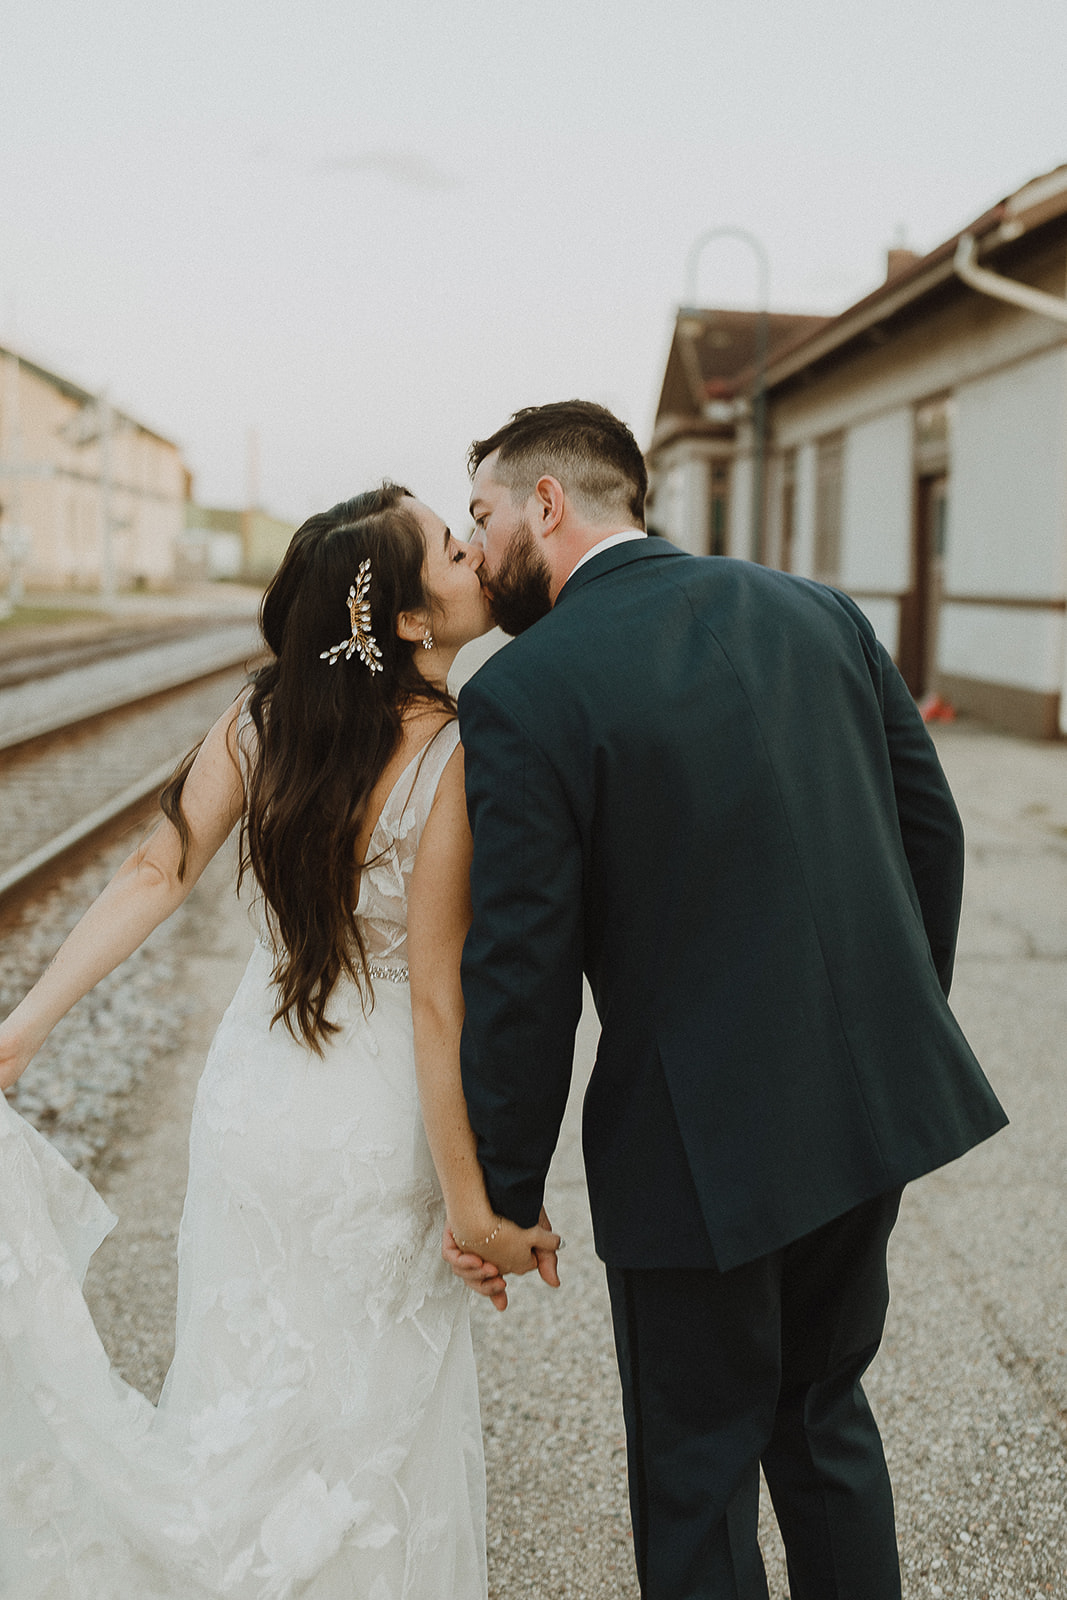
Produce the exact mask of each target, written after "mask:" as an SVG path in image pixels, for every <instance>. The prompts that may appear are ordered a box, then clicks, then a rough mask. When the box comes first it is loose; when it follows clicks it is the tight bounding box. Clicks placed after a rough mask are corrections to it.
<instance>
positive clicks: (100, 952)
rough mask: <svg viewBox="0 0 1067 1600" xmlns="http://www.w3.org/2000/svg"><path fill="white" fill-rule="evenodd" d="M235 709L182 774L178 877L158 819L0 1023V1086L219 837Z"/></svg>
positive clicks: (226, 825)
mask: <svg viewBox="0 0 1067 1600" xmlns="http://www.w3.org/2000/svg"><path fill="white" fill-rule="evenodd" d="M238 709H239V708H238V707H237V706H231V708H230V709H229V710H228V711H227V712H225V714H224V715H223V716H221V717H220V718H219V720H218V722H216V724H215V726H214V727H213V728H212V729H211V732H210V733H209V734H208V736H207V738H206V739H205V740H204V743H203V745H202V746H201V749H200V751H199V753H198V755H197V757H196V760H195V761H194V762H193V765H192V767H191V769H190V771H189V775H188V777H187V778H186V780H185V787H184V789H183V791H182V811H183V812H184V814H185V818H186V820H187V822H188V825H189V834H190V839H189V849H188V854H187V858H186V868H185V873H184V875H183V876H182V877H181V878H179V876H178V863H179V860H180V856H181V844H180V841H179V838H178V834H177V832H176V830H175V828H174V826H173V825H172V824H171V823H170V822H169V821H167V819H166V818H164V819H163V820H162V821H160V822H159V823H158V824H157V826H156V828H155V829H154V831H153V832H152V833H151V835H150V836H149V837H148V839H146V840H145V842H144V843H143V844H142V845H141V846H140V847H139V848H138V849H137V850H135V851H134V852H133V854H132V855H131V856H129V857H128V858H127V860H126V861H124V862H123V864H122V866H121V867H119V869H118V871H117V872H116V873H115V876H114V877H113V878H112V879H111V882H110V883H109V884H108V885H107V887H106V888H105V889H104V890H103V892H102V893H101V894H100V896H99V898H98V899H96V900H95V901H94V902H93V904H92V905H91V906H90V907H89V909H88V911H86V913H85V915H84V916H83V917H82V918H81V920H80V922H78V923H77V925H76V926H75V927H74V928H73V929H72V931H71V932H70V934H69V935H68V936H67V938H66V939H65V940H64V942H63V944H62V945H61V946H60V948H59V950H58V951H57V952H56V955H55V957H54V958H53V960H52V963H51V965H50V966H49V967H48V968H47V970H46V971H45V972H44V974H43V975H42V976H41V978H39V979H38V981H37V983H36V984H35V985H34V987H33V988H32V989H31V990H30V992H29V994H27V995H26V997H25V998H24V999H23V1000H22V1001H20V1003H19V1004H18V1005H17V1006H16V1007H15V1009H14V1011H12V1013H11V1015H10V1016H9V1017H8V1018H7V1020H6V1021H5V1022H3V1023H0V1089H8V1088H10V1087H11V1085H12V1084H13V1083H14V1082H15V1080H16V1079H17V1078H18V1077H19V1075H20V1074H21V1073H22V1071H23V1070H24V1069H25V1067H26V1064H27V1063H28V1062H29V1060H30V1058H31V1057H32V1056H33V1054H34V1052H35V1051H36V1050H37V1049H39V1047H40V1046H41V1044H42V1043H43V1042H44V1040H45V1039H46V1038H47V1036H48V1034H49V1033H50V1032H51V1031H52V1029H53V1028H54V1027H55V1025H56V1023H57V1022H58V1021H59V1020H60V1018H61V1017H64V1016H65V1015H66V1014H67V1012H68V1011H69V1010H70V1008H71V1006H73V1005H74V1003H75V1002H76V1001H78V1000H80V999H81V997H82V996H83V995H85V994H88V992H89V990H90V989H91V988H92V987H93V985H94V984H95V983H98V982H99V981H100V979H101V978H103V977H104V976H105V975H106V974H107V973H109V972H111V971H112V970H113V969H114V968H115V967H117V966H118V965H119V963H120V962H122V961H124V960H125V958H126V957H127V956H128V955H130V954H131V952H132V951H134V950H136V949H137V947H138V945H140V944H142V943H143V941H144V940H145V939H146V938H147V937H148V935H149V934H150V933H151V932H152V930H153V928H155V927H158V925H159V924H160V923H161V922H163V921H164V920H165V919H166V918H167V917H169V916H170V914H171V912H172V911H174V910H176V909H177V907H178V906H179V905H181V903H182V901H183V900H184V899H185V897H186V895H187V894H188V893H189V891H190V889H191V888H192V887H193V885H194V884H195V883H196V881H197V879H198V878H199V877H200V874H201V873H202V872H203V870H204V868H205V867H206V866H207V864H208V862H209V861H210V860H211V857H212V856H213V855H214V854H215V853H216V851H217V850H218V849H219V848H220V847H221V846H222V844H223V843H224V841H225V840H226V838H227V836H228V835H229V833H230V830H231V829H232V828H233V825H234V823H235V822H236V821H237V819H238V817H239V816H240V815H241V809H242V805H243V792H242V784H241V773H240V769H239V767H238V763H237V750H236V744H235V739H236V733H235V724H236V721H237V715H238Z"/></svg>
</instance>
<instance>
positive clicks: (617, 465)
mask: <svg viewBox="0 0 1067 1600" xmlns="http://www.w3.org/2000/svg"><path fill="white" fill-rule="evenodd" d="M494 451H497V452H498V457H497V460H498V467H497V472H496V476H497V477H499V478H500V480H501V481H502V482H503V483H506V484H507V486H508V488H509V489H510V490H511V492H512V493H513V494H514V495H515V496H516V498H517V499H522V500H525V499H526V497H527V496H528V495H530V494H531V493H532V492H533V487H534V484H535V483H536V482H537V480H538V478H540V477H542V476H543V475H544V474H546V473H547V474H548V475H549V476H550V477H553V478H558V480H559V482H560V483H561V484H562V485H563V488H564V490H565V491H566V493H567V494H569V495H570V496H571V497H572V499H574V500H575V502H576V503H577V504H578V506H579V509H580V510H582V511H583V512H584V513H585V514H586V515H587V516H589V517H591V518H592V519H593V520H594V521H601V520H603V519H604V518H605V517H607V516H609V515H624V516H625V517H627V518H630V519H632V520H633V522H634V525H635V526H636V527H638V528H643V527H644V525H645V494H646V492H647V490H648V473H647V471H646V470H645V461H644V457H643V456H642V454H641V451H640V450H639V449H638V446H637V441H636V439H635V438H634V436H633V434H632V433H631V432H630V430H629V428H628V427H627V426H626V424H625V422H620V421H619V419H618V417H616V416H614V415H613V414H612V412H610V411H609V410H608V409H607V408H606V407H605V406H598V405H596V404H595V403H594V402H593V401H592V400H557V401H554V402H553V403H552V404H551V405H546V406H526V407H524V409H523V410H522V411H516V413H515V415H514V416H513V417H512V419H511V421H510V422H506V423H505V424H504V426H503V427H502V428H498V429H497V431H496V433H494V434H491V435H490V437H489V438H488V439H475V441H474V443H473V444H472V445H471V447H470V454H469V455H468V457H467V463H468V466H469V468H470V472H471V475H472V476H473V474H474V473H475V472H476V471H477V470H478V468H479V467H480V466H481V464H482V462H483V461H484V460H485V458H486V457H487V456H491V455H492V454H493V452H494Z"/></svg>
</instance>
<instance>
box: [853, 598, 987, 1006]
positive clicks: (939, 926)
mask: <svg viewBox="0 0 1067 1600" xmlns="http://www.w3.org/2000/svg"><path fill="white" fill-rule="evenodd" d="M838 598H839V599H841V600H843V601H845V604H846V609H847V610H848V611H849V612H850V614H851V615H852V616H853V617H854V618H855V620H856V621H857V624H858V625H859V626H860V631H861V636H862V639H863V647H864V650H865V651H866V652H867V657H868V661H869V663H870V668H871V675H872V677H873V679H874V682H875V686H876V689H877V691H878V694H879V699H880V703H881V707H882V720H883V724H884V727H885V738H886V746H887V749H888V752H889V762H890V766H891V768H892V772H893V789H894V793H895V796H896V806H897V819H898V821H899V824H900V834H901V838H902V839H903V841H904V852H905V854H906V856H907V858H908V867H909V869H910V871H911V877H912V882H913V883H914V885H915V892H916V894H917V895H918V899H919V906H920V908H921V910H922V918H923V926H924V927H925V929H926V937H927V940H928V941H929V945H930V953H931V955H932V956H933V961H934V966H935V968H936V969H937V976H938V979H939V981H940V983H941V988H942V989H943V991H944V993H945V994H946V995H947V994H948V992H949V987H950V985H951V983H952V968H953V964H954V962H955V956H956V937H957V934H958V931H959V922H960V909H961V906H962V904H963V857H964V846H963V824H962V822H961V821H960V815H959V812H958V811H957V809H956V803H955V801H954V800H953V798H952V791H951V789H950V788H949V786H948V779H947V778H946V777H945V774H944V771H943V769H942V766H941V763H940V761H939V760H938V756H937V751H936V749H935V748H934V742H933V740H932V739H931V737H930V734H929V732H928V731H927V728H926V724H925V723H924V722H923V719H922V717H921V716H920V714H919V710H918V707H917V706H916V704H915V701H914V700H913V699H912V697H911V694H910V692H909V690H908V687H907V685H906V684H905V682H904V679H903V678H902V677H901V676H900V673H899V672H898V671H897V668H896V666H895V664H894V662H893V660H892V657H891V656H890V655H889V653H888V651H887V650H886V649H885V648H884V646H883V645H882V644H880V643H879V641H878V640H877V638H876V637H875V635H874V630H873V629H872V627H871V625H870V623H869V622H868V620H867V618H866V617H865V616H864V615H863V613H862V611H860V609H859V607H858V606H857V605H856V604H855V602H854V601H852V600H849V599H847V597H846V596H843V595H839V596H838Z"/></svg>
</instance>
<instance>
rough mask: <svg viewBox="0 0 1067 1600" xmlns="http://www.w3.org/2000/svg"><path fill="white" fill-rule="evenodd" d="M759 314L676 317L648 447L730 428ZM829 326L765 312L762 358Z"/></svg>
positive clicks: (693, 311)
mask: <svg viewBox="0 0 1067 1600" xmlns="http://www.w3.org/2000/svg"><path fill="white" fill-rule="evenodd" d="M763 315H764V313H761V312H759V311H728V310H725V309H720V308H714V307H713V308H707V309H697V308H696V307H692V306H683V307H681V309H680V310H679V312H678V316H677V319H676V321H675V327H674V337H673V338H672V340H671V348H670V352H669V354H668V356H667V369H666V371H665V373H664V376H663V388H662V390H661V391H660V398H659V405H658V406H657V408H656V429H655V434H654V436H653V444H654V445H660V444H663V443H665V442H666V440H667V438H669V437H675V436H676V435H677V434H679V433H692V432H694V431H697V432H701V433H705V432H710V433H714V432H716V431H718V430H720V429H722V428H724V427H725V428H732V425H733V408H732V404H731V402H732V401H733V399H734V397H735V396H736V395H738V394H743V393H744V392H745V390H746V387H747V379H748V375H749V373H750V372H751V371H753V370H754V369H755V364H756V361H757V359H758V350H759V338H760V319H761V316H763ZM829 321H830V318H829V317H819V316H810V315H807V314H805V313H792V312H782V311H772V312H768V313H766V324H767V325H766V338H767V359H768V360H770V359H771V358H772V357H773V356H775V355H776V354H777V352H778V351H779V350H782V349H785V348H788V347H791V346H793V345H795V344H796V343H797V341H798V340H801V339H804V338H806V337H808V336H809V335H810V334H812V333H814V332H816V331H817V330H818V329H819V328H822V327H824V326H825V325H826V324H827V323H828V322H829Z"/></svg>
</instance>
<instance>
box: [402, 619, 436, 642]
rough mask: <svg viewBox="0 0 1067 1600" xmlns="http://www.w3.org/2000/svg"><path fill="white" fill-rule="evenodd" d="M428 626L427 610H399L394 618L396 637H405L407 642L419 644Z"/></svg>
mask: <svg viewBox="0 0 1067 1600" xmlns="http://www.w3.org/2000/svg"><path fill="white" fill-rule="evenodd" d="M429 626H430V618H429V614H428V612H425V611H401V612H400V613H399V615H398V616H397V619H396V633H397V638H398V639H406V640H407V642H408V643H409V644H419V643H421V641H422V639H423V637H424V636H425V633H426V630H427V628H428V627H429Z"/></svg>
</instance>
